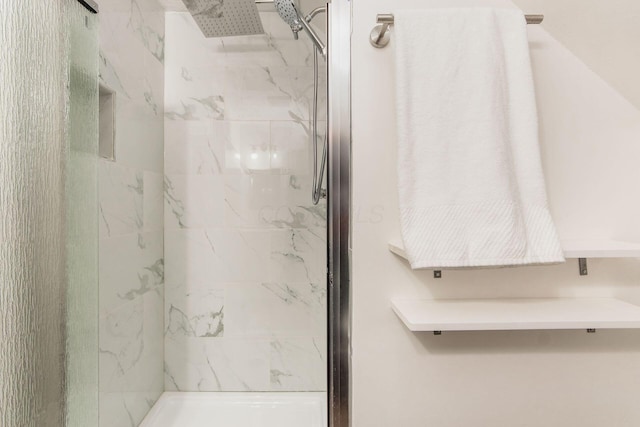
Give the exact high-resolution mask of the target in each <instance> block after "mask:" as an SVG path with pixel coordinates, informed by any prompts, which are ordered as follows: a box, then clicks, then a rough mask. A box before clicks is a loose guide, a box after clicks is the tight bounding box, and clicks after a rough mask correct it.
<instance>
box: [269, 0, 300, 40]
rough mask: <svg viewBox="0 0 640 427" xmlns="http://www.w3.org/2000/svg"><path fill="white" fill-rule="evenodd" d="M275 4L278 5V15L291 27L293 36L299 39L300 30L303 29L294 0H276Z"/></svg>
mask: <svg viewBox="0 0 640 427" xmlns="http://www.w3.org/2000/svg"><path fill="white" fill-rule="evenodd" d="M273 4H274V5H275V7H276V11H277V12H278V15H280V17H281V18H282V20H283V21H284V22H286V23H287V24H288V25H289V26H290V27H291V31H293V37H294V38H295V39H296V40H297V39H298V32H300V30H302V24H301V23H300V19H299V18H298V12H297V11H296V7H295V6H294V4H293V0H274V1H273Z"/></svg>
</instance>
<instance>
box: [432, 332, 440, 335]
mask: <svg viewBox="0 0 640 427" xmlns="http://www.w3.org/2000/svg"><path fill="white" fill-rule="evenodd" d="M433 335H442V331H433Z"/></svg>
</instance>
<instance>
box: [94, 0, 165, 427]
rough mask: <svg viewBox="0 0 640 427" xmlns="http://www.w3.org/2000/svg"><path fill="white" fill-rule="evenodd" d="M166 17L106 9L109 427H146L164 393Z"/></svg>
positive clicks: (150, 6)
mask: <svg viewBox="0 0 640 427" xmlns="http://www.w3.org/2000/svg"><path fill="white" fill-rule="evenodd" d="M164 33H165V21H164V9H163V8H161V6H160V5H159V4H158V3H157V2H156V0H110V1H105V2H100V80H101V82H102V83H103V84H105V85H107V86H108V87H110V88H111V89H113V90H114V91H115V92H116V109H117V111H116V122H115V127H116V147H115V152H116V161H115V162H112V161H107V160H104V159H101V160H100V165H99V193H100V196H99V197H100V200H99V201H100V206H99V208H100V212H99V214H100V218H99V220H100V259H99V262H100V273H99V277H100V356H99V361H100V427H124V426H126V427H129V426H137V425H138V424H139V423H140V422H141V421H142V419H143V418H144V416H145V415H146V413H147V412H148V410H149V409H150V408H151V406H153V404H154V402H155V401H156V399H157V398H158V397H159V396H160V394H162V392H163V391H164V375H163V371H164V368H163V366H164V247H163V239H164V231H163V223H164V221H163V216H164V208H163V197H164V147H163V144H164V114H163V113H164V37H165V36H164Z"/></svg>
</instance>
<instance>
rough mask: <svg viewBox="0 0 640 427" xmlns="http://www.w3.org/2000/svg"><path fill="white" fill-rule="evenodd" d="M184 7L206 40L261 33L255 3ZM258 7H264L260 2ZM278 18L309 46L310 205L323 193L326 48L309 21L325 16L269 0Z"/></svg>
mask: <svg viewBox="0 0 640 427" xmlns="http://www.w3.org/2000/svg"><path fill="white" fill-rule="evenodd" d="M183 2H184V4H185V6H186V7H187V9H188V10H189V12H190V13H191V15H192V16H193V18H194V20H195V21H196V23H197V24H198V26H199V27H200V30H201V31H202V33H203V34H204V35H205V36H206V37H225V36H239V35H251V34H261V33H263V32H264V30H263V28H262V23H261V22H260V15H259V13H258V8H257V6H256V3H257V2H256V1H255V0H235V1H234V2H224V1H223V0H183ZM260 3H266V2H265V1H260ZM273 4H274V6H275V9H276V11H277V12H278V15H280V17H281V18H282V20H283V21H284V22H285V23H287V25H289V27H291V31H292V32H293V38H294V39H296V40H297V39H298V33H299V32H300V31H304V32H305V33H307V35H308V36H309V38H310V39H311V42H312V43H313V46H314V49H313V104H312V119H311V138H312V149H313V183H312V188H311V198H312V201H313V204H314V205H317V204H318V203H319V202H320V200H321V199H324V198H326V195H327V194H326V190H325V189H323V188H322V184H323V181H324V174H325V168H326V162H327V154H328V153H327V150H328V144H327V142H328V141H327V134H328V132H325V135H324V137H323V143H322V159H318V133H319V132H318V114H319V111H318V90H319V78H320V77H319V67H320V58H319V55H322V57H323V59H326V57H327V46H326V44H325V43H324V42H323V41H322V39H321V38H320V36H319V35H318V33H317V32H316V31H315V30H314V29H313V27H311V21H312V20H313V19H314V18H315V17H316V16H317V15H318V14H320V13H326V11H327V9H326V7H317V8H315V9H314V10H312V11H311V12H310V13H309V14H307V15H303V14H302V13H301V12H300V11H299V10H298V8H297V7H296V5H295V4H294V2H293V0H273Z"/></svg>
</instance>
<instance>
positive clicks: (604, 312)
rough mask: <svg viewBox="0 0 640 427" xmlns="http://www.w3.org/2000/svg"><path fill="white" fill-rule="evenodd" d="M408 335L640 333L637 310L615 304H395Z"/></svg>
mask: <svg viewBox="0 0 640 427" xmlns="http://www.w3.org/2000/svg"><path fill="white" fill-rule="evenodd" d="M392 306H393V310H394V311H395V313H396V314H397V315H398V317H399V318H400V319H401V320H402V321H403V322H404V324H405V325H406V327H407V328H408V329H409V330H411V331H416V332H418V331H430V332H436V333H440V332H445V331H506V330H545V329H553V330H559V329H585V330H588V331H589V332H594V331H595V330H596V329H640V306H636V305H633V304H629V303H627V302H624V301H620V300H618V299H615V298H516V299H475V300H468V299H465V300H452V299H448V300H428V299H395V300H393V301H392Z"/></svg>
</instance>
